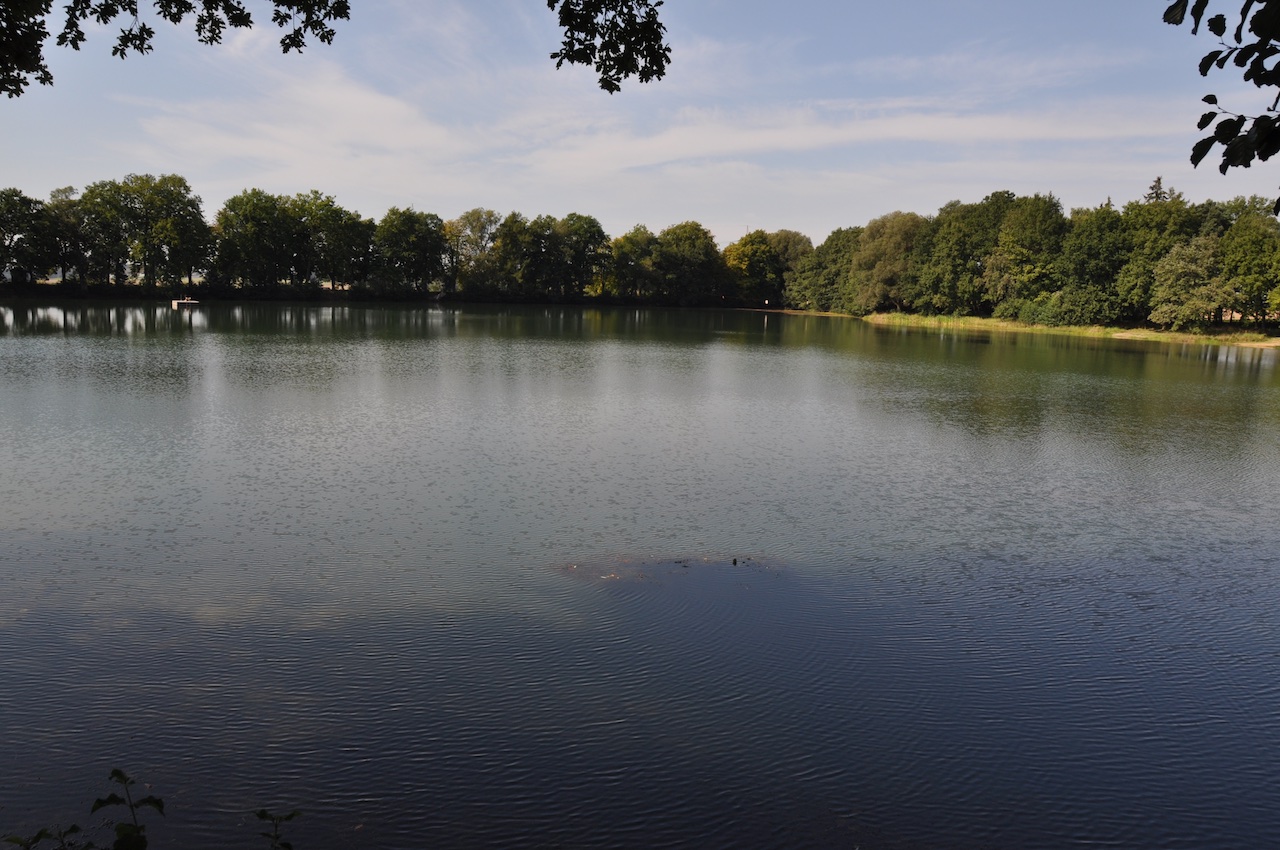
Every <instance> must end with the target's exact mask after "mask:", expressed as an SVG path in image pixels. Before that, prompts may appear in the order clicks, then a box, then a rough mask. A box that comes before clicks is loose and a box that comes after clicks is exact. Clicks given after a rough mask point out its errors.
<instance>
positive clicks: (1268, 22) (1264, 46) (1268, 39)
mask: <svg viewBox="0 0 1280 850" xmlns="http://www.w3.org/2000/svg"><path fill="white" fill-rule="evenodd" d="M1209 3H1210V0H1194V3H1193V2H1191V0H1176V2H1174V3H1172V4H1170V5H1169V7H1168V8H1167V9H1165V13H1164V20H1165V22H1166V23H1169V24H1173V25H1175V26H1176V25H1181V24H1182V23H1184V22H1185V21H1186V18H1187V16H1188V14H1189V15H1190V17H1191V20H1192V28H1191V31H1192V33H1193V34H1196V33H1198V32H1199V31H1200V27H1201V25H1203V26H1204V27H1205V28H1206V29H1208V30H1209V32H1211V33H1212V34H1213V35H1215V36H1217V37H1218V44H1219V48H1218V49H1216V50H1211V51H1210V52H1208V53H1207V54H1205V56H1204V58H1202V59H1201V60H1200V74H1201V76H1206V77H1207V76H1208V75H1209V72H1210V71H1211V70H1212V69H1214V68H1217V69H1219V70H1222V69H1225V68H1226V67H1227V66H1228V65H1234V66H1235V67H1237V68H1240V69H1242V76H1243V79H1244V80H1245V81H1247V82H1251V83H1253V84H1254V85H1255V86H1257V87H1258V88H1266V87H1272V88H1277V89H1280V43H1277V42H1278V41H1280V0H1244V2H1243V5H1242V6H1241V9H1240V16H1239V20H1238V23H1237V25H1236V27H1235V29H1234V31H1233V32H1232V33H1231V35H1230V37H1229V38H1228V34H1227V31H1228V28H1229V26H1230V23H1229V21H1228V19H1227V16H1226V15H1224V14H1220V13H1219V14H1215V15H1211V16H1208V17H1206V14H1207V13H1208V10H1209ZM1204 102H1205V103H1207V104H1209V105H1210V106H1213V107H1215V108H1214V109H1212V110H1210V111H1207V112H1205V113H1204V114H1203V115H1201V116H1200V121H1199V124H1198V127H1199V129H1200V130H1205V129H1208V128H1209V127H1210V125H1214V126H1213V132H1212V133H1211V134H1210V135H1208V136H1206V137H1204V138H1202V139H1200V141H1198V142H1196V144H1195V145H1194V146H1193V147H1192V149H1191V163H1192V165H1197V166H1198V165H1199V164H1200V163H1201V162H1202V161H1203V160H1204V158H1205V157H1206V156H1208V154H1209V152H1210V151H1211V150H1213V148H1214V147H1215V146H1217V145H1221V147H1222V155H1221V161H1220V162H1219V165H1218V170H1219V171H1220V172H1221V173H1223V174H1226V173H1227V171H1228V170H1229V169H1231V168H1248V167H1249V166H1250V165H1252V164H1253V162H1254V160H1260V161H1263V162H1265V161H1266V160H1268V159H1270V158H1271V157H1272V156H1275V155H1276V154H1277V153H1280V120H1278V119H1277V110H1278V109H1280V92H1277V94H1276V96H1275V98H1273V99H1272V102H1271V105H1270V106H1269V107H1267V110H1266V112H1265V113H1264V114H1262V115H1258V116H1253V117H1250V116H1248V115H1242V114H1239V113H1235V112H1231V111H1229V110H1226V109H1223V108H1222V107H1221V106H1219V103H1218V98H1217V96H1216V95H1212V94H1210V95H1206V96H1205V98H1204ZM1215 122H1216V124H1215ZM1273 211H1274V212H1276V213H1277V214H1280V201H1277V202H1276V205H1275V207H1274V208H1273Z"/></svg>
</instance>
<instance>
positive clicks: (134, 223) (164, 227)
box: [120, 174, 210, 286]
mask: <svg viewBox="0 0 1280 850" xmlns="http://www.w3.org/2000/svg"><path fill="white" fill-rule="evenodd" d="M120 192H121V198H122V200H123V204H124V209H123V214H124V228H125V238H126V240H127V241H128V244H129V251H130V257H131V259H132V260H134V262H135V263H136V265H137V266H138V268H139V269H141V271H142V282H143V284H144V285H146V286H155V285H156V283H158V282H165V283H176V282H178V281H180V280H181V279H182V278H183V277H186V278H187V280H188V281H190V280H191V279H192V276H193V274H194V272H195V271H196V270H198V269H199V268H201V267H203V265H204V261H205V259H206V257H207V256H208V248H209V244H210V238H209V225H208V224H207V223H206V222H205V220H204V213H203V212H202V211H201V208H200V198H199V197H198V196H197V195H194V194H192V192H191V187H190V186H189V185H188V184H187V181H186V179H185V178H183V177H179V176H178V175H176V174H163V175H161V176H159V177H155V176H153V175H151V174H130V175H128V176H127V177H125V179H124V180H123V181H121V183H120Z"/></svg>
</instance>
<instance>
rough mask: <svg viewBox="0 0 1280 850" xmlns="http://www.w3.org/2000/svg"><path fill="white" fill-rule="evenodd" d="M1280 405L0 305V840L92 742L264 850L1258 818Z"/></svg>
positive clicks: (1138, 830) (1141, 390)
mask: <svg viewBox="0 0 1280 850" xmlns="http://www.w3.org/2000/svg"><path fill="white" fill-rule="evenodd" d="M1278 388H1280V381H1278V379H1277V374H1276V359H1275V355H1274V353H1273V352H1266V351H1256V350H1247V349H1235V348H1210V347H1196V346H1170V345H1161V344H1154V343H1143V342H1134V341H1127V342H1126V341H1100V340H1090V339H1081V338H1072V337H1053V336H1002V335H995V336H993V335H983V334H969V335H958V334H937V333H926V332H918V331H900V330H886V329H878V328H874V327H870V326H867V325H865V324H863V323H861V322H857V321H852V320H844V319H838V318H827V317H802V316H780V315H769V314H762V313H747V312H725V313H716V312H689V313H678V312H663V311H651V310H641V311H636V310H583V309H561V308H528V309H524V308H490V309H485V308H422V309H403V308H401V309H360V308H346V307H312V306H302V307H294V306H281V305H260V306H242V307H201V308H198V309H197V310H195V311H192V312H183V313H179V312H174V311H171V310H169V309H168V308H167V306H165V307H162V308H153V307H130V308H125V307H95V306H80V305H76V306H68V307H65V308H60V307H55V306H50V307H41V308H33V307H29V306H9V307H0V541H3V542H2V543H0V682H3V683H4V687H3V688H0V729H3V730H4V732H3V737H2V738H0V831H3V832H24V833H27V834H29V833H31V832H34V831H35V829H36V828H38V827H40V826H43V825H47V824H50V823H54V822H67V821H68V820H78V821H79V822H80V823H82V824H85V825H88V824H91V823H93V822H94V820H95V817H91V816H90V815H89V814H88V803H89V802H90V801H91V800H92V799H93V798H94V797H96V796H99V795H101V794H103V793H105V791H106V790H107V789H106V785H105V778H106V774H107V772H108V771H109V770H110V768H111V767H114V766H119V767H123V768H125V769H126V770H128V771H129V772H130V773H132V774H134V775H136V776H138V777H140V778H142V779H145V780H146V781H148V782H150V783H152V784H153V788H152V790H153V792H154V793H157V794H159V795H160V796H162V797H164V798H165V800H166V803H167V805H168V808H167V810H166V811H167V817H166V818H164V819H163V821H157V822H156V823H155V824H154V826H153V827H152V829H153V830H154V831H155V835H156V836H157V837H158V838H160V839H163V843H164V845H165V846H184V847H193V848H201V847H209V848H214V847H226V846H244V845H252V843H253V842H254V841H257V840H258V839H257V838H256V832H257V830H258V826H257V824H256V823H251V822H250V821H251V818H249V817H248V812H250V811H251V810H252V809H256V808H259V807H261V806H268V807H271V808H273V809H276V810H278V811H282V812H283V811H288V810H290V809H293V808H299V809H302V810H303V815H302V817H301V819H300V820H298V821H297V822H295V823H293V824H290V825H289V828H288V830H287V832H286V836H287V837H289V838H291V839H292V840H293V841H294V843H295V846H297V847H299V848H339V847H405V848H408V847H421V846H428V845H435V846H450V847H453V846H458V847H470V846H475V847H481V846H531V847H552V846H573V847H579V846H582V847H588V846H596V847H620V846H633V847H641V846H643V847H662V846H672V847H675V846H682V847H683V846H706V847H744V846H760V847H764V846H769V847H854V846H859V847H863V848H872V847H885V848H931V847H948V848H952V847H954V848H978V847H1010V848H1014V847H1017V848H1022V847H1045V848H1056V847H1071V846H1097V845H1108V846H1125V847H1138V846H1141V847H1205V846H1213V847H1223V848H1225V847H1239V848H1246V847H1259V846H1269V845H1273V844H1275V843H1277V841H1280V790H1278V789H1280V783H1278V782H1277V779H1278V777H1277V773H1280V767H1277V765H1278V764H1280V758H1278V756H1280V724H1278V723H1277V720H1278V718H1277V683H1280V629H1277V625H1278V624H1277V618H1278V617H1280V614H1277V612H1278V611H1280V604H1278V603H1280V599H1278V598H1277V597H1280V590H1277V582H1276V581H1275V578H1276V575H1275V573H1276V570H1277V566H1278V565H1277V554H1276V553H1277V552H1280V524H1278V523H1277V522H1276V519H1277V512H1276V508H1275V485H1276V483H1277V482H1278V481H1280V394H1278V392H1277V390H1278ZM735 560H736V563H735ZM260 846H265V842H263V843H262V844H261V845H260Z"/></svg>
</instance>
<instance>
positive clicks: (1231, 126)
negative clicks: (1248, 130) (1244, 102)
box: [1213, 115, 1244, 145]
mask: <svg viewBox="0 0 1280 850" xmlns="http://www.w3.org/2000/svg"><path fill="white" fill-rule="evenodd" d="M1243 126H1244V116H1243V115H1237V116H1236V117H1235V118H1228V119H1226V120H1225V121H1219V122H1218V126H1217V127H1214V128H1213V135H1214V137H1215V138H1216V139H1217V140H1218V141H1220V142H1222V143H1223V144H1224V145H1225V144H1227V143H1228V142H1230V141H1231V140H1232V139H1234V138H1235V137H1236V136H1238V135H1240V128H1242V127H1243Z"/></svg>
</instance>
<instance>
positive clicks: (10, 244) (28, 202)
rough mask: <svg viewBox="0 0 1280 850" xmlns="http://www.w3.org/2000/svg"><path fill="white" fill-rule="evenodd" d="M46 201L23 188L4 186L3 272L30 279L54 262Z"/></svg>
mask: <svg viewBox="0 0 1280 850" xmlns="http://www.w3.org/2000/svg"><path fill="white" fill-rule="evenodd" d="M44 225H45V216H44V205H43V204H42V203H41V202H40V201H39V200H37V199H35V198H29V197H27V196H26V195H25V194H23V193H22V191H21V190H19V189H0V275H3V274H6V273H7V274H8V275H9V277H10V279H11V280H12V281H14V282H15V283H27V282H30V281H31V280H32V279H33V278H35V277H39V276H40V275H41V274H43V273H44V272H45V271H47V270H48V268H49V267H50V266H51V265H52V262H51V260H52V257H53V255H54V253H55V252H54V251H51V250H50V248H49V246H48V242H47V240H46V238H45V226H44Z"/></svg>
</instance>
